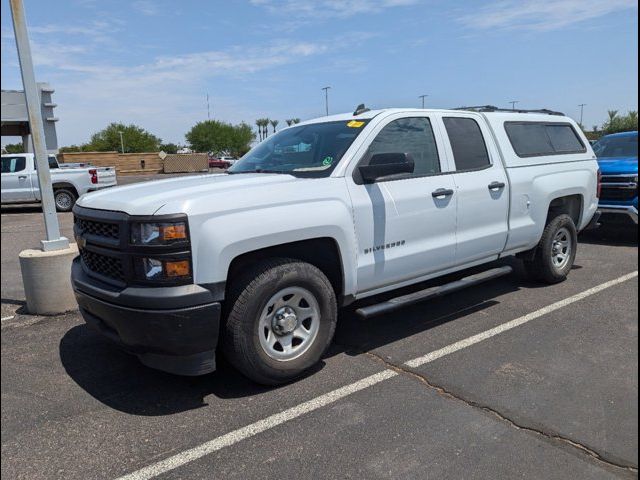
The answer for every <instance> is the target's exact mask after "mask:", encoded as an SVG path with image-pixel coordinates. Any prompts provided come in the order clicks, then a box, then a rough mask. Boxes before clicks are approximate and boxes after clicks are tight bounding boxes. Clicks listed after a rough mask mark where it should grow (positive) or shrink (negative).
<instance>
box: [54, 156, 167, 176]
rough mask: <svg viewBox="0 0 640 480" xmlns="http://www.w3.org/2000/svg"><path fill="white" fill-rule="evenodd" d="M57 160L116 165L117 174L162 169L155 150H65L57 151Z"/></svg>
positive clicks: (108, 165) (151, 171) (153, 171)
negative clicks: (130, 151) (134, 151)
mask: <svg viewBox="0 0 640 480" xmlns="http://www.w3.org/2000/svg"><path fill="white" fill-rule="evenodd" d="M58 161H59V162H61V163H82V162H87V163H91V164H92V165H95V166H96V167H116V173H117V174H118V175H136V174H137V175H139V174H143V173H161V172H162V171H163V162H162V159H161V158H160V157H159V156H158V153H157V152H148V153H146V152H145V153H124V154H122V153H118V152H73V153H69V152H67V153H59V154H58ZM143 162H144V167H143Z"/></svg>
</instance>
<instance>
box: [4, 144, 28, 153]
mask: <svg viewBox="0 0 640 480" xmlns="http://www.w3.org/2000/svg"><path fill="white" fill-rule="evenodd" d="M4 151H5V152H7V153H24V145H22V143H7V144H6V145H5V146H4Z"/></svg>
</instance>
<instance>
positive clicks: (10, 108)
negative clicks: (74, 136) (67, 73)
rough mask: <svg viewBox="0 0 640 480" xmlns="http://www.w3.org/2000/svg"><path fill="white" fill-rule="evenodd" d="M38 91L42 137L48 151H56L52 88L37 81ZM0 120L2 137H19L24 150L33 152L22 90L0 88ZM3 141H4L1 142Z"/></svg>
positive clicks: (55, 118)
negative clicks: (0, 90) (0, 120)
mask: <svg viewBox="0 0 640 480" xmlns="http://www.w3.org/2000/svg"><path fill="white" fill-rule="evenodd" d="M38 92H39V93H40V109H41V111H42V120H43V123H44V138H45V144H46V147H47V151H48V152H49V153H57V152H58V137H57V135H56V122H57V121H58V117H56V116H55V114H54V112H53V109H54V108H55V107H56V104H55V103H53V100H52V95H53V92H54V90H53V89H52V88H51V87H50V86H49V84H47V83H38ZM1 93H2V95H1V96H2V122H1V130H2V136H3V137H21V138H22V144H23V145H24V151H25V152H33V142H32V141H31V127H30V125H29V117H28V115H27V102H26V100H25V96H24V91H22V90H2V92H1ZM3 143H4V142H3Z"/></svg>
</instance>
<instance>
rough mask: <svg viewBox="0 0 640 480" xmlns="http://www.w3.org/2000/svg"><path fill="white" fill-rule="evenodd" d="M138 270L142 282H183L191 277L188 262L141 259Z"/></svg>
mask: <svg viewBox="0 0 640 480" xmlns="http://www.w3.org/2000/svg"><path fill="white" fill-rule="evenodd" d="M140 268H141V270H142V272H141V274H142V275H141V276H142V277H143V279H144V280H159V281H163V280H164V281H166V280H185V279H187V278H190V277H191V263H190V262H189V260H161V259H158V258H141V259H140Z"/></svg>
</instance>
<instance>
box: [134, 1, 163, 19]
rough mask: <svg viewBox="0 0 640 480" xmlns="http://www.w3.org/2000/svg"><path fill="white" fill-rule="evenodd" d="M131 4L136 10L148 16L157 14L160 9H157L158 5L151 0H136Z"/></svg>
mask: <svg viewBox="0 0 640 480" xmlns="http://www.w3.org/2000/svg"><path fill="white" fill-rule="evenodd" d="M131 6H132V7H133V8H134V9H135V10H137V11H138V12H140V13H142V14H143V15H147V16H149V17H152V16H154V15H158V14H159V13H160V10H159V9H158V6H157V5H156V4H155V2H152V1H150V0H136V1H135V2H133V3H132V4H131Z"/></svg>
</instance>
